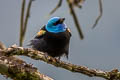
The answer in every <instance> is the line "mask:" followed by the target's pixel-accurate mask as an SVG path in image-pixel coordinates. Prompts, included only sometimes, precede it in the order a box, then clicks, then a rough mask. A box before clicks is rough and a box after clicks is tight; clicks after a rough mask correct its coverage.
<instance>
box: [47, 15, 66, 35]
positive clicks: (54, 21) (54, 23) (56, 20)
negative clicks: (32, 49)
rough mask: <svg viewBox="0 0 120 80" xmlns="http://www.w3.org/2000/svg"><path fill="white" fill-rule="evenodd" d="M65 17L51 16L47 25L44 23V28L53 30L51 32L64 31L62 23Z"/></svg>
mask: <svg viewBox="0 0 120 80" xmlns="http://www.w3.org/2000/svg"><path fill="white" fill-rule="evenodd" d="M64 20H65V18H60V17H53V18H51V19H50V20H49V21H48V23H47V25H46V27H45V28H46V30H47V31H48V32H53V33H59V32H64V31H66V28H67V26H66V24H65V23H64Z"/></svg>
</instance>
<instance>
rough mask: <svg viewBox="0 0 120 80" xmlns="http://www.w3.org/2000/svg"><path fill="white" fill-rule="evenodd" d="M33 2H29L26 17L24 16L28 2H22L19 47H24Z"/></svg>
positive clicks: (24, 0)
mask: <svg viewBox="0 0 120 80" xmlns="http://www.w3.org/2000/svg"><path fill="white" fill-rule="evenodd" d="M33 1H34V0H29V3H28V7H27V12H26V16H24V14H25V4H26V0H23V2H22V8H21V20H20V40H19V45H20V46H22V45H23V41H24V37H25V33H26V29H27V23H28V19H29V17H30V9H31V5H32V2H33ZM24 17H25V20H24Z"/></svg>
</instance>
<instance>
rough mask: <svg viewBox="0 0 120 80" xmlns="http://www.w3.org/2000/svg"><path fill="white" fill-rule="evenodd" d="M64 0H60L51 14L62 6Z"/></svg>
mask: <svg viewBox="0 0 120 80" xmlns="http://www.w3.org/2000/svg"><path fill="white" fill-rule="evenodd" d="M62 1H63V0H59V2H58V4H57V6H56V7H55V8H54V9H53V10H52V11H51V12H50V15H51V14H53V13H54V12H55V11H56V10H57V9H58V8H59V7H60V6H61V4H62Z"/></svg>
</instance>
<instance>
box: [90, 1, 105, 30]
mask: <svg viewBox="0 0 120 80" xmlns="http://www.w3.org/2000/svg"><path fill="white" fill-rule="evenodd" d="M99 11H100V14H99V16H98V17H97V19H96V21H95V23H94V25H93V27H92V28H95V27H96V25H97V24H98V22H99V20H100V18H101V17H102V14H103V8H102V0H99Z"/></svg>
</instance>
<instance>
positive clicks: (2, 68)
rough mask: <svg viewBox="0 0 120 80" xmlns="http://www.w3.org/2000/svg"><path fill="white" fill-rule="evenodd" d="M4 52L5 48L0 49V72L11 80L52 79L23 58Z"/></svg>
mask: <svg viewBox="0 0 120 80" xmlns="http://www.w3.org/2000/svg"><path fill="white" fill-rule="evenodd" d="M5 54H6V50H5V49H4V50H2V49H0V74H2V75H5V76H6V77H10V78H11V79H13V80H53V79H52V78H50V77H48V76H45V75H43V74H41V73H40V72H39V71H38V70H37V68H35V67H32V65H30V64H27V63H26V62H24V61H23V60H21V59H18V58H16V57H13V56H6V55H5Z"/></svg>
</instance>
